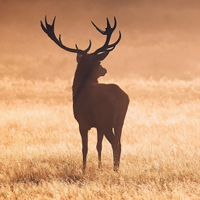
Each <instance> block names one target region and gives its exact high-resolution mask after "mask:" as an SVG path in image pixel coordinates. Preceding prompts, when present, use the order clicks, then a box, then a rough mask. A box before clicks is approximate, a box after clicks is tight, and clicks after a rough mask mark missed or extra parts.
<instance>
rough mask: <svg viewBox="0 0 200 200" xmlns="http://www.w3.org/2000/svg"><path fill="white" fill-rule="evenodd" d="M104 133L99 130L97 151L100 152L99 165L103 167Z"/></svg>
mask: <svg viewBox="0 0 200 200" xmlns="http://www.w3.org/2000/svg"><path fill="white" fill-rule="evenodd" d="M102 140H103V134H102V132H101V131H100V130H97V146H96V148H97V152H98V161H99V163H98V167H99V168H101V151H102Z"/></svg>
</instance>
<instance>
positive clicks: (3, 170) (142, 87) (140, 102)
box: [0, 79, 200, 200]
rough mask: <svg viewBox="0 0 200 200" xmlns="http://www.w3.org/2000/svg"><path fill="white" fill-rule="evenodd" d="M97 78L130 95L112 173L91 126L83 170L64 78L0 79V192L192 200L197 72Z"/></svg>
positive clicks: (197, 190) (197, 146) (199, 148)
mask: <svg viewBox="0 0 200 200" xmlns="http://www.w3.org/2000/svg"><path fill="white" fill-rule="evenodd" d="M104 82H116V83H118V84H119V85H120V86H121V87H122V88H123V89H124V90H125V91H126V92H127V93H128V94H129V96H130V99H131V104H130V107H129V110H128V114H127V118H126V122H125V125H124V131H123V137H122V158H121V166H120V172H119V173H114V172H113V171H112V152H111V147H110V145H109V143H108V142H107V141H106V140H104V143H103V167H102V169H101V170H98V168H97V153H96V149H95V146H96V133H95V130H92V131H91V134H90V135H89V154H88V165H87V170H86V173H85V174H84V175H83V174H82V171H81V164H82V160H81V159H82V157H81V140H80V136H79V133H78V126H77V123H76V121H75V120H74V118H73V113H72V102H71V82H69V81H61V80H56V81H53V82H50V81H32V82H31V81H25V80H23V79H20V80H19V79H17V80H15V79H3V80H1V81H0V116H1V118H0V126H1V129H0V199H145V200H146V199H154V200H155V199H177V200H178V199H179V200H180V199H184V200H185V199H195V200H196V199H200V186H199V185H200V168H199V166H200V143H199V141H200V127H199V124H200V79H197V80H192V81H180V80H174V81H172V80H168V79H161V80H159V81H155V80H143V79H137V80H129V79H127V80H104Z"/></svg>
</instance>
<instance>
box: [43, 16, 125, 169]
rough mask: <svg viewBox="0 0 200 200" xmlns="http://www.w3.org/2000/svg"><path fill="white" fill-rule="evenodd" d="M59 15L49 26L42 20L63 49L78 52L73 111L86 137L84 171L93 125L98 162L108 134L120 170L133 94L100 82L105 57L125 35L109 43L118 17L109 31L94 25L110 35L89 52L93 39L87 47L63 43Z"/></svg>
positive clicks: (114, 159)
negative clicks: (57, 27)
mask: <svg viewBox="0 0 200 200" xmlns="http://www.w3.org/2000/svg"><path fill="white" fill-rule="evenodd" d="M55 19H56V17H54V19H53V23H52V25H50V24H48V23H47V19H46V17H45V26H44V24H43V23H42V21H41V27H42V29H43V31H44V32H45V33H46V34H47V35H48V36H49V37H50V38H51V39H52V40H53V41H54V42H55V43H56V44H57V45H58V46H59V47H61V48H62V49H64V50H66V51H69V52H72V53H76V54H77V63H78V64H77V68H76V72H75V76H74V80H73V86H72V92H73V112H74V117H75V119H76V120H77V122H78V124H79V131H80V135H81V138H82V154H83V171H85V168H86V158H87V153H88V131H89V130H90V129H91V128H93V127H94V128H96V129H97V146H96V148H97V152H98V161H99V162H98V166H99V167H101V151H102V141H103V137H104V136H105V137H106V138H107V140H108V141H109V143H110V144H111V146H112V149H113V161H114V171H118V168H119V164H120V155H121V133H122V127H123V124H124V119H125V115H126V112H127V108H128V104H129V97H128V95H127V94H126V93H125V92H124V91H123V90H122V89H120V87H119V86H117V85H115V84H100V83H98V78H99V77H101V76H104V75H105V74H106V73H107V70H106V69H105V68H103V67H102V66H101V61H102V60H104V59H105V58H106V56H107V55H108V54H109V52H111V51H112V50H113V49H114V48H115V47H116V45H117V44H118V43H119V41H120V39H121V33H120V31H119V38H118V39H117V41H116V42H115V43H113V44H109V42H110V38H111V35H112V33H113V31H114V30H115V28H116V25H117V21H116V18H115V17H114V26H113V27H111V26H110V23H109V20H108V19H107V27H106V29H105V31H103V30H101V29H100V28H98V27H97V26H96V25H95V24H94V23H93V22H92V24H93V25H94V27H95V28H96V29H97V30H98V31H99V32H100V33H101V34H103V35H105V36H106V41H105V43H104V45H103V46H102V47H100V48H98V49H97V50H96V51H94V52H93V53H90V54H89V53H88V51H89V50H90V48H91V41H89V46H88V48H87V49H85V50H81V49H79V48H78V46H77V45H75V47H76V48H74V49H73V48H69V47H66V46H64V45H63V43H62V41H61V35H59V38H58V39H57V37H56V35H55V33H54V24H55Z"/></svg>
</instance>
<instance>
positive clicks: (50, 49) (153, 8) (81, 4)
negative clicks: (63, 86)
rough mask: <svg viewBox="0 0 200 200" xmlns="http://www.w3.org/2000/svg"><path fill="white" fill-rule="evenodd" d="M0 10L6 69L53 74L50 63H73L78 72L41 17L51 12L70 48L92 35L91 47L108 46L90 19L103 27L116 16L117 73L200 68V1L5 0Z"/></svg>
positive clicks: (1, 59) (1, 58) (0, 51)
mask: <svg viewBox="0 0 200 200" xmlns="http://www.w3.org/2000/svg"><path fill="white" fill-rule="evenodd" d="M0 9H1V12H0V23H1V37H0V66H1V68H2V69H5V68H10V69H13V66H15V68H17V70H18V71H19V69H20V67H22V68H23V70H24V71H26V73H28V71H29V70H30V73H34V72H33V69H36V68H42V71H41V73H47V71H48V67H50V68H52V67H55V66H57V69H58V71H59V70H60V71H62V70H63V67H66V69H67V68H68V69H69V67H68V66H70V69H69V70H68V71H67V70H66V71H65V73H66V74H67V73H70V74H69V75H70V76H72V75H73V73H72V72H73V71H74V70H75V67H74V66H76V63H75V55H71V53H68V52H65V51H63V50H62V49H60V48H59V47H57V46H56V45H55V44H54V43H53V42H52V41H51V40H50V39H49V38H47V36H46V35H45V34H44V33H43V31H42V30H41V27H40V20H43V21H44V17H45V15H47V16H48V21H49V22H51V21H52V19H53V17H54V16H57V19H56V28H55V32H56V34H57V35H58V34H60V33H61V35H62V38H63V43H64V44H65V45H66V46H69V47H74V45H75V43H77V44H78V46H79V47H80V48H83V49H84V48H85V47H87V46H88V41H89V39H91V40H92V50H91V51H94V50H95V49H96V48H98V47H99V46H100V45H101V44H103V42H104V39H105V38H104V37H103V36H101V35H100V34H99V33H98V32H97V31H96V30H95V29H94V27H93V26H92V25H91V23H90V21H91V20H92V21H94V22H95V23H96V24H97V25H98V26H99V27H100V28H102V29H103V28H105V26H106V17H109V19H110V22H111V23H113V17H114V16H116V18H117V21H118V26H117V29H116V32H115V33H114V34H113V41H114V40H115V39H117V37H118V30H121V32H122V40H121V41H120V44H119V45H118V46H117V48H116V49H115V50H114V51H113V52H112V53H111V55H109V57H108V58H107V59H106V60H105V61H104V62H105V64H106V65H109V67H108V68H110V69H111V72H112V73H113V74H117V73H118V72H117V73H115V71H116V70H115V68H114V66H117V68H120V69H121V70H119V73H124V74H126V73H125V72H128V74H130V72H131V73H134V74H139V75H145V74H146V71H148V72H147V73H151V72H152V74H154V73H156V71H155V70H158V71H159V70H160V69H159V67H160V68H162V65H165V66H166V67H167V65H168V66H169V68H170V69H172V68H173V67H174V66H177V67H178V68H180V66H183V67H185V68H187V66H189V65H191V66H193V67H194V66H195V69H198V68H199V65H198V62H199V63H200V58H199V54H200V47H199V46H200V45H199V44H200V34H199V33H200V28H199V27H200V1H199V0H179V1H177V0H166V1H164V0H163V1H161V0H154V1H153V0H152V1H151V0H146V1H142V0H123V1H116V0H101V1H97V0H76V1H69V0H68V1H67V0H41V1H35V0H34V1H33V0H29V1H27V0H20V1H14V0H7V1H5V0H1V1H0ZM118 59H119V60H118ZM192 62H193V63H192ZM71 65H72V66H71ZM61 66H62V67H61ZM191 66H190V67H191ZM25 68H26V69H25ZM185 68H183V70H184V69H185ZM151 70H152V71H151ZM5 73H6V72H5ZM163 73H164V72H163ZM47 75H48V73H47ZM57 75H58V76H59V74H57ZM164 75H165V74H164Z"/></svg>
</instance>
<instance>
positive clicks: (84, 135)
mask: <svg viewBox="0 0 200 200" xmlns="http://www.w3.org/2000/svg"><path fill="white" fill-rule="evenodd" d="M79 131H80V134H81V138H82V154H83V172H85V168H86V159H87V153H88V130H87V129H85V128H83V127H79Z"/></svg>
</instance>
